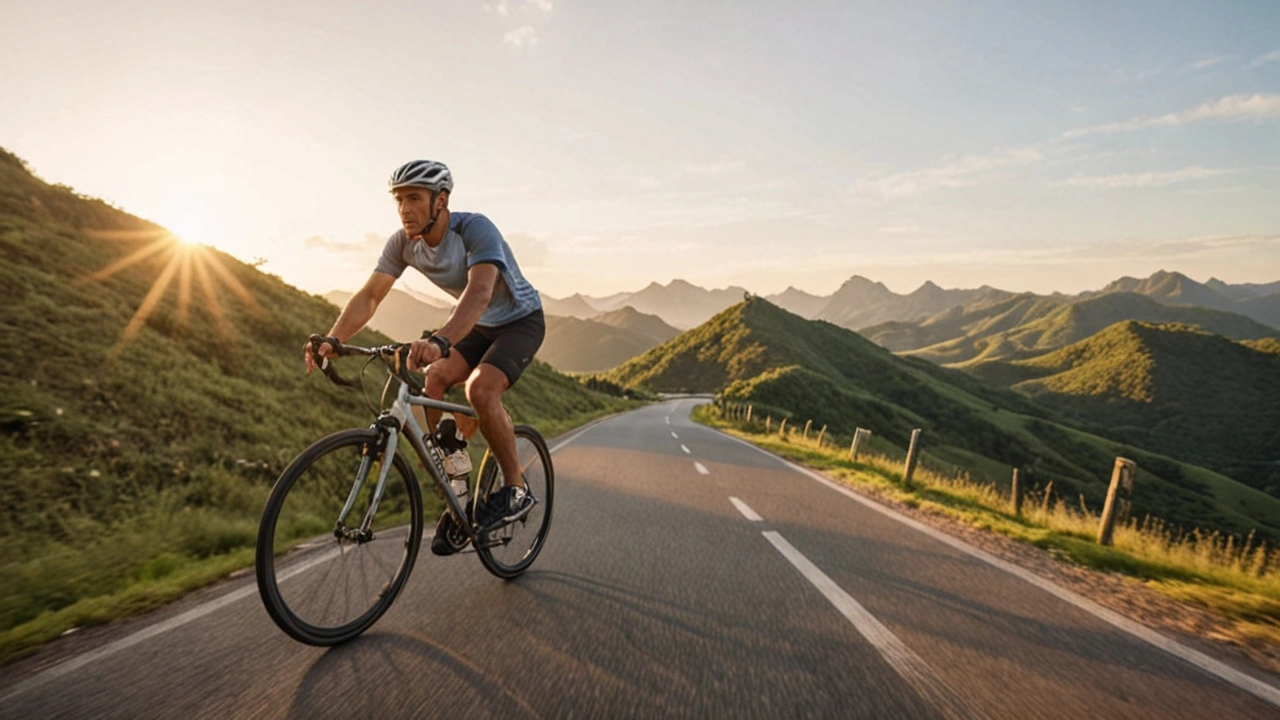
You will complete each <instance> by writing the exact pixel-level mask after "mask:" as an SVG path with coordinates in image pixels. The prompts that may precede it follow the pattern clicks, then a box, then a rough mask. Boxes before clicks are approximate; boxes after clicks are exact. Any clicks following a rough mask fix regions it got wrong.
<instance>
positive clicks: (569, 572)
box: [0, 399, 1280, 720]
mask: <svg viewBox="0 0 1280 720" xmlns="http://www.w3.org/2000/svg"><path fill="white" fill-rule="evenodd" d="M694 402H696V401H693V400H688V399H681V400H670V401H667V402H663V403H660V404H657V405H652V406H649V407H646V408H642V409H640V410H636V411H634V412H630V413H627V414H625V415H621V416H618V417H615V418H612V419H610V420H608V421H605V422H602V423H599V424H596V425H593V426H591V427H589V428H588V429H586V430H585V431H583V432H581V433H579V434H577V435H574V436H570V437H568V438H565V439H561V440H559V441H558V449H557V450H556V452H555V456H554V457H555V467H556V479H557V489H556V490H557V491H556V503H557V504H556V508H555V521H554V526H553V528H552V532H551V535H550V537H549V539H548V543H547V546H546V548H545V549H544V551H543V553H542V555H541V557H539V559H538V561H537V563H536V564H535V565H534V567H533V568H532V569H531V570H530V571H529V572H528V573H526V574H525V575H524V576H523V577H521V578H519V579H517V580H515V581H511V582H503V581H500V580H497V579H496V578H493V577H492V576H490V575H489V574H488V573H486V572H485V571H484V570H483V568H482V567H481V566H480V564H479V563H478V562H477V561H476V558H475V556H474V555H473V554H470V553H468V554H463V555H459V556H456V557H450V558H437V557H435V556H432V555H431V554H430V553H428V552H426V549H425V544H424V551H423V553H422V555H421V556H420V558H419V561H418V566H417V568H416V569H415V570H414V572H413V576H412V577H411V578H410V581H409V583H408V586H407V587H406V589H405V591H404V592H403V594H402V595H401V596H400V598H399V599H398V600H397V602H396V605H395V606H394V607H393V608H392V609H391V610H390V611H389V612H388V613H387V615H386V616H384V617H383V618H382V620H381V621H380V622H379V623H378V625H376V626H375V627H374V628H373V630H371V631H370V632H368V633H367V634H366V635H364V636H363V637H361V638H359V639H357V640H355V641H353V642H351V643H348V644H347V645H344V646H341V647H337V648H330V649H320V648H312V647H307V646H304V645H299V644H297V643H295V642H293V641H292V640H290V639H289V638H287V637H286V636H285V635H284V634H283V633H281V632H280V631H279V630H278V629H276V627H275V626H274V625H272V623H271V621H270V620H269V619H268V617H267V615H266V612H265V611H264V610H263V608H262V605H261V603H260V601H259V599H258V596H257V593H256V588H255V586H254V584H253V578H252V577H251V576H250V575H243V576H241V577H239V578H233V579H232V580H229V581H227V582H225V583H221V584H220V585H218V586H217V587H214V588H210V589H208V590H206V591H203V592H201V593H198V594H196V595H194V596H192V597H190V598H188V599H186V600H184V601H182V602H180V603H176V604H174V605H173V606H172V607H169V608H166V609H164V610H162V611H160V612H157V613H153V614H151V615H149V616H146V617H143V618H136V619H133V620H129V621H125V622H121V623H115V624H112V625H111V626H108V627H107V628H99V629H94V630H89V631H85V632H82V633H78V634H77V635H75V636H72V637H70V638H66V639H64V640H60V641H58V642H55V643H52V644H51V645H50V646H49V647H47V648H45V649H43V650H42V651H41V652H40V653H38V654H36V655H35V656H33V657H31V658H28V659H26V660H24V661H21V662H19V663H15V664H11V665H9V666H7V667H5V668H2V669H0V718H33V717H36V718H39V717H59V718H75V717H95V718H97V717H102V718H152V717H154V718H173V717H183V718H324V717H344V718H348V717H354V718H360V717H378V718H392V717H446V716H447V717H451V718H454V717H462V718H488V717H493V718H498V717H502V718H520V717H530V718H575V717H576V718H597V717H609V718H626V717H637V718H641V717H700V718H705V717H734V718H751V717H759V718H780V717H841V718H849V717H866V718H982V717H994V718H1003V717H1019V718H1023V717H1028V718H1079V717H1124V718H1160V719H1161V720H1167V719H1168V718H1184V717H1186V718H1191V717H1196V718H1200V717H1215V718H1216V717H1223V718H1225V717H1231V718H1274V717H1277V714H1278V713H1280V707H1278V706H1280V690H1277V689H1276V685H1275V684H1274V683H1275V682H1276V679H1275V678H1263V677H1259V676H1258V675H1257V674H1256V672H1254V671H1249V672H1251V673H1253V674H1251V675H1246V674H1244V673H1243V672H1240V671H1239V670H1237V669H1231V668H1226V667H1225V666H1222V667H1210V668H1208V669H1206V668H1205V667H1201V666H1199V665H1197V664H1195V662H1193V661H1189V660H1188V659H1187V658H1186V657H1182V656H1179V655H1177V654H1174V653H1172V652H1170V651H1169V649H1167V648H1166V649H1162V648H1160V647H1157V646H1156V645H1153V644H1152V640H1151V638H1142V637H1138V636H1135V635H1133V634H1131V633H1130V632H1126V631H1124V630H1123V629H1121V628H1119V627H1117V626H1116V624H1115V623H1114V622H1108V621H1107V620H1106V619H1104V618H1100V617H1099V616H1098V615H1097V614H1096V611H1091V609H1090V608H1088V607H1081V606H1080V605H1078V604H1073V603H1072V602H1069V601H1068V600H1070V597H1069V593H1067V594H1065V595H1064V594H1063V593H1058V594H1055V593H1054V592H1053V591H1052V588H1051V587H1049V588H1048V589H1049V590H1050V591H1046V587H1044V586H1040V585H1037V584H1033V582H1029V581H1028V578H1026V577H1020V576H1018V575H1017V574H1014V573H1012V572H1009V571H1008V570H1009V569H1008V568H1003V567H1000V566H999V563H993V562H990V561H988V560H987V559H984V558H983V557H982V556H981V554H980V553H979V554H975V553H973V552H970V551H967V550H966V548H965V547H964V546H963V544H962V543H956V542H955V541H948V540H947V539H946V538H940V537H938V536H937V535H936V533H930V532H924V531H922V530H921V529H920V528H919V527H913V526H912V525H911V524H910V523H906V522H903V521H902V520H901V519H900V518H898V517H896V516H895V515H894V514H893V513H892V512H886V511H884V510H883V509H882V508H878V506H876V505H875V504H874V503H870V502H868V501H858V500H855V499H853V498H851V497H849V496H847V495H846V494H845V493H843V492H841V491H840V490H839V489H838V488H836V487H834V486H832V485H830V484H828V483H824V482H821V481H820V480H817V479H815V477H812V476H810V475H808V474H806V473H803V472H800V471H798V470H797V469H796V468H794V467H793V466H790V465H789V464H787V463H785V462H783V461H781V460H779V459H778V458H776V457H773V456H771V455H768V454H765V453H763V452H761V451H759V450H757V449H755V448H752V447H750V446H748V445H746V444H744V443H742V442H740V441H737V440H735V439H733V438H730V437H728V436H725V435H722V434H720V433H718V432H715V431H714V430H710V429H708V428H705V427H702V426H700V425H697V424H694V423H692V422H691V421H690V420H689V418H688V413H689V410H690V408H691V407H692V406H693V404H694ZM553 447H557V443H555V442H553ZM1032 579H1033V580H1034V578H1032ZM1064 597H1065V598H1066V599H1064ZM1095 610H1096V609H1095ZM1224 673H1225V674H1224ZM1232 673H1235V675H1232ZM1237 675H1238V677H1237ZM1250 683H1254V684H1253V685H1250Z"/></svg>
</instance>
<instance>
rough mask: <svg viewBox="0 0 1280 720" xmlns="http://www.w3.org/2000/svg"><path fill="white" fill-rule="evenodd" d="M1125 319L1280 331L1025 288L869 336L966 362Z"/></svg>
mask: <svg viewBox="0 0 1280 720" xmlns="http://www.w3.org/2000/svg"><path fill="white" fill-rule="evenodd" d="M1122 320H1141V321H1145V322H1155V323H1169V322H1173V323H1185V324H1191V325H1198V326H1200V327H1203V328H1205V329H1206V330H1210V331H1212V332H1216V333H1218V334H1220V335H1223V336H1225V337H1228V338H1231V339H1233V340H1256V339H1260V338H1265V337H1280V329H1277V328H1274V327H1271V326H1268V325H1263V324H1262V323H1259V322H1257V321H1255V320H1252V319H1250V318H1248V317H1245V316H1243V315H1238V314H1235V313H1231V312H1225V311H1222V310H1212V309H1208V308H1205V307H1197V306H1193V305H1166V304H1163V303H1161V302H1159V301H1157V300H1156V299H1154V298H1152V297H1150V296H1147V295H1142V294H1138V293H1136V292H1131V291H1121V290H1116V291H1112V292H1109V293H1106V294H1098V295H1092V296H1089V297H1086V298H1085V299H1077V298H1066V297H1045V296H1040V295H1033V294H1030V293H1023V294H1021V295H1015V296H1012V297H1009V298H1006V299H1003V300H997V301H992V299H990V298H987V299H980V300H978V301H976V302H973V303H971V304H968V305H962V306H957V307H953V308H951V309H949V310H946V311H944V312H941V313H938V314H937V315H934V316H932V317H929V318H926V319H924V320H921V321H918V322H900V321H899V322H889V323H881V324H879V325H875V326H873V327H869V328H865V329H863V330H862V334H863V335H864V336H866V337H867V338H869V339H871V340H874V341H875V342H877V343H879V344H881V345H883V346H885V347H887V348H889V349H890V350H893V351H895V352H902V353H907V354H911V355H915V356H917V357H922V358H925V359H928V360H932V361H933V362H936V363H939V364H944V365H952V366H956V367H963V366H964V365H965V364H967V363H972V362H977V361H984V360H1013V359H1018V358H1025V357H1030V356H1032V355H1036V354H1039V353H1043V352H1047V351H1049V350H1053V349H1056V348H1060V347H1063V346H1065V345H1069V344H1071V343H1073V342H1076V341H1078V340H1083V339H1084V338H1087V337H1089V336H1090V335H1093V334H1094V333H1096V332H1098V331H1100V330H1102V329H1103V328H1105V327H1107V326H1109V325H1112V324H1114V323H1117V322H1120V321H1122Z"/></svg>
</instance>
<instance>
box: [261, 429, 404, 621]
mask: <svg viewBox="0 0 1280 720" xmlns="http://www.w3.org/2000/svg"><path fill="white" fill-rule="evenodd" d="M394 451H395V448H387V447H386V436H385V435H383V434H382V433H380V432H378V431H376V430H372V429H357V430H343V431H341V432H337V433H334V434H332V435H329V436H328V437H325V438H323V439H321V440H319V441H317V442H316V443H314V444H313V445H312V446H311V447H309V448H307V449H306V450H304V451H303V452H302V454H300V455H299V456H298V457H297V458H296V459H295V460H294V461H293V462H292V463H290V464H289V467H287V468H285V471H284V472H283V473H282V474H281V475H280V479H279V480H277V481H276V484H275V487H274V488H272V490H271V495H270V496H269V497H268V498H267V504H266V508H265V509H264V510H263V512H262V522H261V525H260V526H259V528H258V547H257V572H258V592H259V594H260V595H261V596H262V602H263V604H264V605H266V608H267V613H268V614H270V615H271V619H272V620H274V621H275V623H276V625H278V626H280V629H281V630H283V631H285V632H286V633H287V634H288V635H289V636H290V637H292V638H294V639H295V640H298V641H300V642H304V643H307V644H309V645H336V644H338V643H341V642H345V641H347V640H350V639H351V638H354V637H356V636H357V635H359V634H360V633H362V632H364V631H365V630H367V629H369V627H371V626H372V625H373V624H374V623H375V622H377V620H378V618H379V617H381V616H382V614H383V613H385V612H386V611H387V608H389V607H391V603H392V602H393V601H394V600H395V598H396V595H398V594H399V593H400V590H401V589H402V588H403V587H404V584H405V581H407V580H408V579H409V572H410V570H412V569H413V563H414V560H415V559H417V557H418V547H419V545H421V543H422V492H421V490H420V489H419V487H418V480H417V478H416V477H414V474H413V469H412V467H411V466H410V465H409V463H408V462H407V461H406V460H405V458H404V456H402V455H400V454H399V453H397V452H394ZM384 463H391V467H390V469H389V472H388V473H387V481H386V484H385V486H384V490H383V494H382V497H381V499H380V500H379V501H378V505H377V511H376V513H374V514H373V515H372V518H371V519H370V523H369V524H368V526H367V527H366V526H364V523H365V521H366V517H367V515H369V512H368V511H369V507H370V505H371V503H372V500H373V497H374V490H375V488H376V486H377V483H378V476H379V473H380V471H381V470H382V466H383V464H384ZM344 509H346V510H347V512H346V515H345V516H344V515H343V510H344Z"/></svg>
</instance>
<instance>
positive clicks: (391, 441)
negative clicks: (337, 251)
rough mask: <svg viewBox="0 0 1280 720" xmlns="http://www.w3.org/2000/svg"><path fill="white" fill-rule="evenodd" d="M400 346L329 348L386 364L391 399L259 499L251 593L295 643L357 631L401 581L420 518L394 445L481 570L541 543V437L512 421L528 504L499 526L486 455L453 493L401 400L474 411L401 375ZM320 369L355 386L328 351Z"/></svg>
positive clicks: (416, 494) (508, 574) (550, 493)
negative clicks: (422, 478)
mask: <svg viewBox="0 0 1280 720" xmlns="http://www.w3.org/2000/svg"><path fill="white" fill-rule="evenodd" d="M323 342H329V343H331V344H334V343H336V341H335V340H334V339H333V338H323V337H320V336H319V335H313V336H312V337H311V346H312V348H313V349H314V350H318V348H319V346H320V344H321V343H323ZM408 348H409V346H408V345H407V344H393V345H384V346H379V347H360V346H356V345H347V344H341V343H338V344H335V345H334V351H335V354H336V355H337V356H352V355H355V356H366V357H368V358H369V359H368V361H367V362H366V363H365V368H367V367H368V365H369V364H370V363H372V362H374V361H375V360H380V361H381V362H382V365H383V366H384V368H385V369H386V371H387V381H386V385H385V386H384V388H383V395H382V400H383V401H384V402H385V399H386V397H387V395H388V392H389V390H390V388H391V387H392V381H393V380H395V381H398V385H399V387H398V389H397V391H396V395H395V400H394V402H392V403H391V404H390V406H389V407H387V408H386V409H385V410H383V411H381V412H380V413H376V414H377V418H376V419H375V420H374V421H373V422H372V423H371V424H370V425H369V427H367V428H353V429H349V430H341V431H339V432H335V433H333V434H331V435H328V436H326V437H324V438H321V439H320V440H317V441H316V442H315V443H313V444H312V445H311V446H310V447H308V448H307V449H306V450H303V451H302V453H301V454H299V455H298V456H297V457H296V458H294V460H293V461H292V462H291V463H289V466H288V467H286V468H285V470H284V472H283V473H281V475H280V477H279V479H277V480H276V483H275V486H274V487H273V488H272V490H271V494H270V496H269V497H268V498H267V503H266V507H265V508H264V509H263V512H262V521H261V524H260V525H259V528H258V543H257V576H258V592H259V594H260V595H261V596H262V602H263V604H264V605H266V608H267V612H268V614H270V615H271V619H272V620H274V621H275V623H276V625H278V626H280V629H281V630H283V631H284V632H285V633H287V634H288V635H289V636H290V637H292V638H294V639H296V640H298V641H300V642H304V643H307V644H309V645H336V644H339V643H342V642H346V641H347V640H350V639H352V638H354V637H356V636H358V635H359V634H360V633H362V632H364V631H365V630H368V629H369V628H370V627H371V626H372V625H373V624H374V623H375V622H377V620H378V618H380V617H381V616H382V614H383V613H385V612H386V611H387V609H388V608H390V607H391V604H392V602H394V601H395V599H396V596H397V595H399V593H400V591H401V590H402V589H403V588H404V586H405V582H406V581H407V580H408V579H409V573H410V571H411V570H413V565H414V562H415V561H416V560H417V557H418V549H419V547H420V545H421V544H422V535H423V527H424V522H423V521H424V518H423V506H422V490H421V487H420V486H419V484H418V478H417V476H416V475H415V474H414V469H413V465H412V464H411V463H410V462H409V460H408V459H407V458H406V456H405V454H404V453H403V452H402V444H405V443H407V445H408V446H409V447H410V448H412V450H413V452H414V454H415V455H417V459H418V461H419V464H420V465H421V466H422V467H424V468H426V472H427V475H429V476H430V477H431V480H432V481H433V482H434V484H435V486H436V489H437V491H438V492H439V493H440V494H441V496H442V497H443V499H444V502H445V509H444V512H445V513H452V515H453V520H454V521H453V522H451V523H444V522H442V523H441V525H442V526H447V527H451V528H452V531H451V532H450V533H449V534H448V535H447V537H448V539H449V540H450V542H451V543H452V544H453V545H454V547H455V548H460V547H462V546H464V545H466V544H468V543H469V544H470V545H471V547H472V548H474V552H475V554H476V555H478V556H479V558H480V562H481V563H483V564H484V567H485V568H486V569H487V570H488V571H489V572H491V573H493V574H494V575H496V576H497V577H500V578H503V579H511V578H515V577H518V576H519V575H520V574H521V573H523V572H524V571H525V570H527V569H529V566H530V565H532V564H533V561H534V559H535V558H537V556H538V553H539V552H540V551H541V550H542V547H543V545H544V544H545V542H546V539H547V533H548V531H549V530H550V528H551V510H552V507H553V500H554V497H555V495H554V490H555V475H554V471H553V469H552V466H551V453H550V451H549V450H548V449H547V443H546V441H545V440H544V439H543V437H542V435H541V434H540V433H539V432H538V431H537V430H536V429H535V428H532V427H529V426H527V425H516V426H515V435H516V447H517V451H518V453H519V459H520V468H521V473H522V475H523V479H524V482H525V485H526V487H527V489H528V492H529V493H530V494H531V495H532V496H533V499H534V505H533V509H532V510H530V511H529V513H528V514H527V515H525V516H524V517H523V518H521V519H519V520H516V521H514V522H510V523H506V522H503V521H502V519H501V518H496V519H495V518H490V517H487V515H488V513H486V512H485V503H486V502H487V500H488V498H489V495H490V494H491V493H495V492H497V491H498V490H499V489H500V488H501V487H502V486H503V484H504V481H503V475H502V470H501V468H499V466H498V462H497V459H496V458H494V457H493V456H492V455H491V454H490V453H488V452H486V453H485V455H484V459H483V460H482V461H481V463H480V470H479V472H478V473H476V477H477V480H476V482H475V483H474V487H470V479H469V478H468V482H469V490H470V492H469V495H470V497H469V499H467V500H464V499H462V498H460V497H459V495H458V494H455V493H454V491H453V489H452V487H451V486H450V482H449V476H448V474H447V473H446V471H445V466H444V462H443V460H444V453H443V451H442V450H441V449H440V447H439V445H438V444H437V442H436V438H435V437H434V436H433V434H430V433H424V431H423V428H422V426H421V424H419V422H418V421H417V419H416V418H415V417H414V415H413V413H412V411H411V408H412V406H415V405H416V406H419V407H422V408H426V409H435V410H440V411H443V412H448V413H453V414H454V415H465V416H469V417H475V416H476V413H475V410H474V409H472V408H471V407H469V406H467V405H458V404H454V403H449V402H443V401H440V400H435V399H432V398H429V397H426V396H425V395H424V394H423V387H422V383H421V382H419V381H418V379H417V378H416V377H414V376H413V375H411V374H410V373H409V371H408V365H407V362H406V360H407V358H408ZM316 354H317V356H318V355H319V354H318V352H317V353H316ZM320 366H321V370H323V371H324V374H325V376H326V377H328V378H329V379H330V380H331V381H333V382H335V383H337V384H339V385H345V386H357V385H359V386H361V387H363V384H362V383H356V382H352V381H349V380H347V379H345V378H343V377H342V376H341V375H339V374H338V373H337V371H336V369H335V368H334V367H333V365H332V363H330V362H329V358H324V359H323V360H321V363H320ZM365 368H361V375H360V377H361V378H363V377H364V370H365ZM367 401H368V398H367V397H366V402H367ZM371 407H372V405H371ZM402 441H403V443H402ZM428 532H430V531H428Z"/></svg>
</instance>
